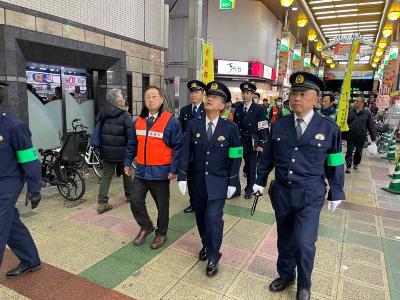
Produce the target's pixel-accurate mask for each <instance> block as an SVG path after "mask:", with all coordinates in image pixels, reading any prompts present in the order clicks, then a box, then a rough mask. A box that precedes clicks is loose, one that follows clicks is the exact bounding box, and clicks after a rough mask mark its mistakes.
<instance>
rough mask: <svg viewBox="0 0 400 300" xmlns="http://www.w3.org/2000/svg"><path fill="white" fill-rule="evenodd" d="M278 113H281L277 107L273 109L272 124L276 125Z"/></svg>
mask: <svg viewBox="0 0 400 300" xmlns="http://www.w3.org/2000/svg"><path fill="white" fill-rule="evenodd" d="M278 112H279V109H278V107H277V106H276V105H274V106H273V107H272V116H271V124H272V123H274V122H275V121H276V119H277V118H278Z"/></svg>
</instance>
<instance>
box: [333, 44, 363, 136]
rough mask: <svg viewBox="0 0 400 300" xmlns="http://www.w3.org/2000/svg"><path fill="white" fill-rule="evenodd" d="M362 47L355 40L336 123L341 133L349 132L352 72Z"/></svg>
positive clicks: (343, 84) (341, 93)
mask: <svg viewBox="0 0 400 300" xmlns="http://www.w3.org/2000/svg"><path fill="white" fill-rule="evenodd" d="M359 46H360V41H359V40H354V41H353V45H352V47H351V52H350V56H349V61H348V63H347V70H346V75H345V76H344V80H343V83H342V89H341V92H340V98H339V107H338V115H337V120H336V123H337V124H338V126H339V128H340V131H348V130H349V125H348V124H347V117H348V114H349V106H350V87H351V71H352V69H353V64H354V60H355V59H356V55H357V52H358V49H359Z"/></svg>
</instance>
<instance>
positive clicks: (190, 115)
mask: <svg viewBox="0 0 400 300" xmlns="http://www.w3.org/2000/svg"><path fill="white" fill-rule="evenodd" d="M187 87H188V89H189V91H190V98H191V99H192V103H191V104H188V105H186V106H184V107H182V108H181V111H180V114H179V122H180V123H181V126H182V132H183V133H185V130H186V127H187V124H188V122H189V121H190V120H192V119H194V118H204V116H205V114H204V104H203V97H204V94H205V92H204V90H205V88H206V85H205V84H204V83H203V82H201V81H200V80H191V81H189V82H188V84H187ZM191 177H192V176H191V174H188V180H187V181H188V192H189V197H190V199H189V203H190V205H189V206H188V207H187V208H185V209H184V210H183V211H184V212H185V213H190V212H193V205H192V189H193V188H192V180H191Z"/></svg>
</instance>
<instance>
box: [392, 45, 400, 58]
mask: <svg viewBox="0 0 400 300" xmlns="http://www.w3.org/2000/svg"><path fill="white" fill-rule="evenodd" d="M398 56H399V45H398V44H397V43H396V44H392V45H390V59H397V57H398Z"/></svg>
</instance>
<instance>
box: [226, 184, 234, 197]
mask: <svg viewBox="0 0 400 300" xmlns="http://www.w3.org/2000/svg"><path fill="white" fill-rule="evenodd" d="M235 192H236V186H228V191H227V192H226V198H228V199H229V198H230V197H232V196H233V194H234V193H235Z"/></svg>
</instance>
